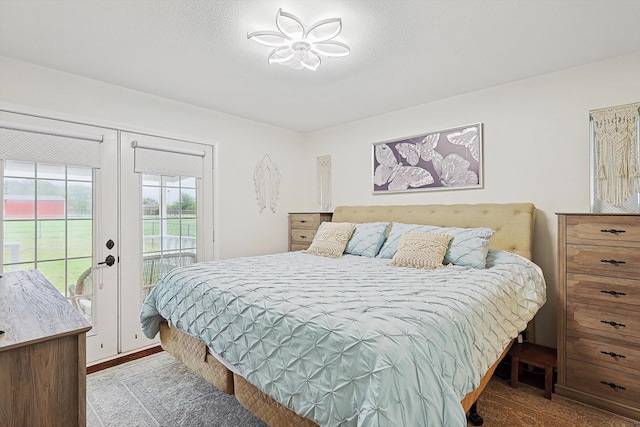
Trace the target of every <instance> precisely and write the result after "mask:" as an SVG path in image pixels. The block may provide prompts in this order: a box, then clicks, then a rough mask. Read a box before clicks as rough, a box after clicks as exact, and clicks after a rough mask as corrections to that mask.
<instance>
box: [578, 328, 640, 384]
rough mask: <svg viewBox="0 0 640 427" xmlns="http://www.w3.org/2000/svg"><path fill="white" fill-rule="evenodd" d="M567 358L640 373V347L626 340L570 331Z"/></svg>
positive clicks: (631, 372)
mask: <svg viewBox="0 0 640 427" xmlns="http://www.w3.org/2000/svg"><path fill="white" fill-rule="evenodd" d="M567 358H569V359H574V360H579V361H582V362H586V363H592V364H594V365H598V366H602V367H604V368H608V369H614V370H617V371H624V372H627V373H630V374H633V375H640V347H638V346H634V345H633V344H629V343H628V342H626V341H616V340H609V339H606V338H602V337H598V336H596V335H581V334H576V333H572V332H569V335H568V336H567Z"/></svg>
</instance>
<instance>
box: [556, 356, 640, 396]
mask: <svg viewBox="0 0 640 427" xmlns="http://www.w3.org/2000/svg"><path fill="white" fill-rule="evenodd" d="M567 386H568V387H571V388H574V389H577V390H580V391H583V392H586V393H591V394H594V395H596V396H600V397H602V398H605V399H609V400H612V401H614V402H619V403H623V404H625V405H629V406H632V407H634V408H638V407H640V376H637V375H630V374H628V373H625V372H616V371H615V370H613V369H607V368H603V367H601V366H598V365H592V364H590V363H584V362H580V361H577V360H571V359H569V360H567Z"/></svg>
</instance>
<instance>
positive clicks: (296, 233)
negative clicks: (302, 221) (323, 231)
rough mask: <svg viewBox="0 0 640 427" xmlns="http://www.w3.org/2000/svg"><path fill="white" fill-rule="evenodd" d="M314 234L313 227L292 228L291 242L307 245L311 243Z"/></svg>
mask: <svg viewBox="0 0 640 427" xmlns="http://www.w3.org/2000/svg"><path fill="white" fill-rule="evenodd" d="M315 235H316V230H315V229H305V228H292V229H291V244H299V245H307V246H309V245H310V244H311V241H312V240H313V236H315Z"/></svg>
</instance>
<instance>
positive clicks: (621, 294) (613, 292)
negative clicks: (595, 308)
mask: <svg viewBox="0 0 640 427" xmlns="http://www.w3.org/2000/svg"><path fill="white" fill-rule="evenodd" d="M600 292H602V293H603V294H611V295H613V296H615V297H617V296H623V295H626V294H625V293H624V292H617V291H600Z"/></svg>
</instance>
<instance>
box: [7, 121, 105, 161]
mask: <svg viewBox="0 0 640 427" xmlns="http://www.w3.org/2000/svg"><path fill="white" fill-rule="evenodd" d="M101 141H102V135H84V134H77V133H76V134H74V133H69V134H66V133H63V132H61V131H58V130H53V129H52V130H48V129H45V128H40V127H37V128H36V127H27V126H22V125H16V124H12V123H8V122H0V160H17V161H25V162H36V163H51V164H60V165H69V166H86V167H92V168H100V163H101V154H100V152H101V149H100V148H101V147H100V145H101Z"/></svg>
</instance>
